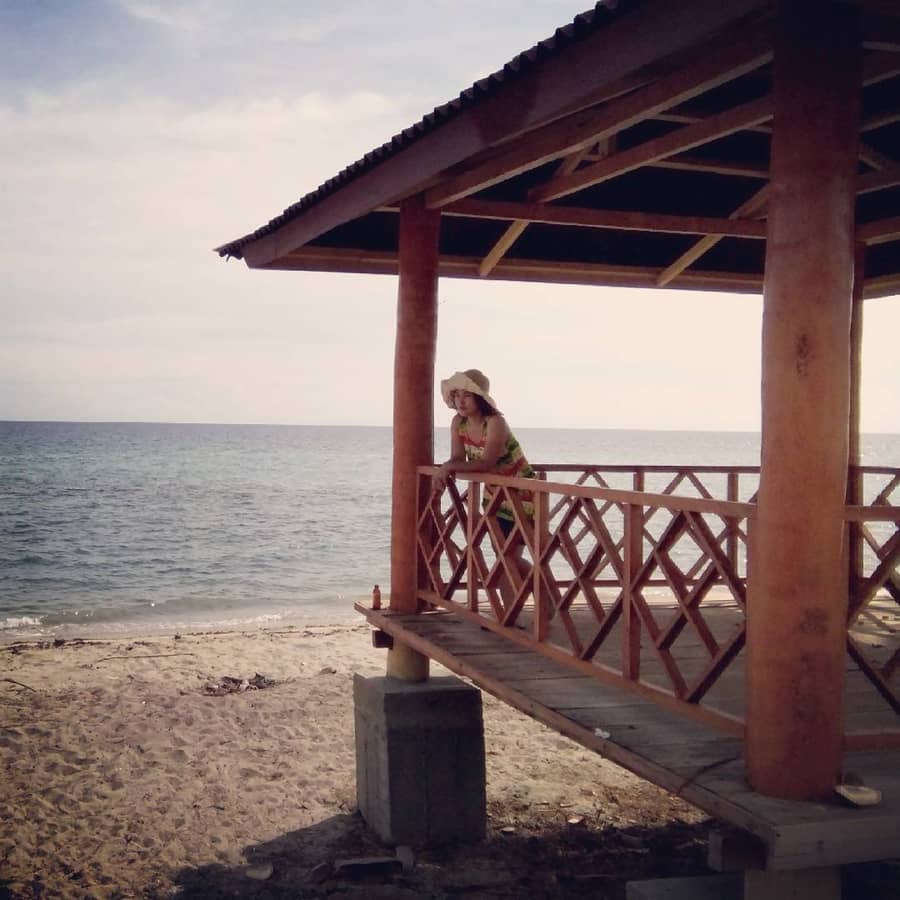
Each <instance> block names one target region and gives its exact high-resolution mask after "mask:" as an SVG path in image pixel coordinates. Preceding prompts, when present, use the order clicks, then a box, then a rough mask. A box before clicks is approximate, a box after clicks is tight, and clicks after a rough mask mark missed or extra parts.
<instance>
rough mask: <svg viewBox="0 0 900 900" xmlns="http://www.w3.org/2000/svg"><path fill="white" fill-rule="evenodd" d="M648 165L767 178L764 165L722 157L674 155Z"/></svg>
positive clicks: (767, 173) (767, 172)
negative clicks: (706, 157)
mask: <svg viewBox="0 0 900 900" xmlns="http://www.w3.org/2000/svg"><path fill="white" fill-rule="evenodd" d="M649 165H651V166H653V167H654V168H657V169H675V170H679V171H684V172H708V173H710V174H712V175H737V176H739V177H742V178H761V179H763V180H768V178H769V170H768V169H767V168H766V167H765V166H754V165H750V164H749V163H738V162H729V161H728V160H724V159H703V158H702V157H699V156H675V157H671V158H669V159H660V160H657V161H656V162H652V163H650V164H649Z"/></svg>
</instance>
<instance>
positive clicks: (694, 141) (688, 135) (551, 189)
mask: <svg viewBox="0 0 900 900" xmlns="http://www.w3.org/2000/svg"><path fill="white" fill-rule="evenodd" d="M771 118H772V98H771V97H763V98H762V99H761V100H753V101H752V102H750V103H744V104H742V105H741V106H736V107H734V108H732V109H728V110H726V111H725V112H721V113H718V114H717V115H714V116H710V117H709V118H708V119H704V120H703V121H702V122H696V123H695V124H693V125H685V126H684V127H683V128H679V129H678V130H677V131H673V132H671V133H669V134H665V135H662V136H661V137H658V138H653V139H651V140H649V141H646V142H644V143H643V144H639V145H638V146H636V147H631V148H630V149H628V150H624V151H623V152H621V153H617V154H616V155H615V156H611V157H610V158H609V159H608V160H605V161H604V162H599V163H596V164H595V165H593V166H588V167H586V168H584V169H581V170H580V171H578V172H574V173H572V174H571V175H565V176H562V177H559V178H553V179H551V180H550V181H548V182H547V183H546V184H543V185H541V186H539V187H537V188H534V189H533V190H532V191H531V192H530V194H529V200H534V201H537V202H545V201H548V200H557V199H559V198H560V197H565V196H568V195H569V194H574V193H575V192H576V191H581V190H584V189H585V188H588V187H591V186H593V185H595V184H600V183H601V182H603V181H608V180H609V179H611V178H616V177H617V176H619V175H624V174H625V173H626V172H631V171H633V170H634V169H639V168H640V167H641V166H645V165H647V164H648V163H651V162H656V161H657V160H660V159H665V158H666V157H667V156H674V155H675V154H676V153H681V152H682V151H684V150H690V149H692V148H694V147H699V146H700V145H701V144H706V143H709V142H710V141H714V140H717V139H718V138H721V137H725V136H726V135H729V134H734V133H735V132H737V131H742V130H743V129H745V128H748V127H750V126H752V125H758V124H759V123H761V122H766V121H768V120H769V119H771Z"/></svg>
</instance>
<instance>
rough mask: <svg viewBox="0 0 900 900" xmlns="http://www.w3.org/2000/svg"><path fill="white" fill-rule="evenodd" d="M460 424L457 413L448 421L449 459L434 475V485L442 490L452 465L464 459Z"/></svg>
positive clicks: (460, 420) (448, 477) (448, 478)
mask: <svg viewBox="0 0 900 900" xmlns="http://www.w3.org/2000/svg"><path fill="white" fill-rule="evenodd" d="M461 424H462V416H461V415H459V413H457V414H456V415H455V416H454V417H453V421H452V422H451V423H450V459H448V460H447V461H446V462H445V463H443V464H442V465H441V471H440V472H439V473H438V474H437V475H435V476H434V480H435V486H436V487H439V488H440V489H441V490H444V488H445V487H447V482H448V481H449V480H450V478H451V477H452V475H453V469H452V468H451V466H452V465H454V464H455V463H464V462H465V461H466V448H465V447H464V446H463V441H462V436H461V435H460V433H459V426H460V425H461Z"/></svg>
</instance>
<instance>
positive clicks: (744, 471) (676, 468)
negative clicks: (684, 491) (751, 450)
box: [532, 462, 900, 475]
mask: <svg viewBox="0 0 900 900" xmlns="http://www.w3.org/2000/svg"><path fill="white" fill-rule="evenodd" d="M532 468H533V469H536V470H537V471H538V472H704V473H707V474H723V475H724V474H729V473H737V474H739V475H754V474H759V466H707V465H702V466H695V465H690V464H685V465H673V464H665V465H657V464H656V463H653V464H646V463H570V462H566V463H547V462H542V463H532ZM849 468H850V469H852V470H853V471H854V472H861V473H863V474H865V475H900V466H850V467H849Z"/></svg>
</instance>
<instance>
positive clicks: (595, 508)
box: [217, 0, 900, 896]
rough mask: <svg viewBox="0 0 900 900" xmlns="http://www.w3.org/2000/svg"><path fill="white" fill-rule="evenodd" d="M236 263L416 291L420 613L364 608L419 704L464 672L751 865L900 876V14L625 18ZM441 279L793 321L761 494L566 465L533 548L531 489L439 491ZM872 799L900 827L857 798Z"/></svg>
mask: <svg viewBox="0 0 900 900" xmlns="http://www.w3.org/2000/svg"><path fill="white" fill-rule="evenodd" d="M217 251H218V253H219V254H220V255H222V256H224V257H237V258H240V259H243V260H244V261H245V262H246V264H247V265H248V266H250V267H251V268H262V269H284V270H292V271H329V272H356V273H377V274H389V275H397V276H398V280H399V290H398V306H397V342H396V357H395V382H394V468H393V479H394V480H393V501H392V503H393V505H392V526H391V528H392V531H391V585H390V605H389V609H385V610H370V609H368V608H363V607H360V611H361V612H362V613H363V614H364V615H366V616H367V617H368V619H369V621H370V622H371V623H372V624H373V626H374V627H375V628H376V629H378V632H377V635H378V640H379V642H380V643H382V644H383V645H386V646H389V647H390V650H389V654H388V674H389V675H392V676H395V677H397V678H400V679H405V680H406V681H411V682H416V681H422V680H424V679H427V677H428V659H429V658H431V659H435V660H438V661H440V662H441V663H443V664H445V665H446V666H448V667H449V668H450V669H452V670H454V671H456V672H458V673H461V674H463V675H465V676H467V677H468V678H470V679H471V680H472V681H473V682H474V683H475V684H477V685H479V686H481V687H484V688H485V689H487V690H489V691H491V692H492V693H494V694H496V695H497V696H499V697H500V698H501V699H503V700H505V701H506V702H508V703H510V704H512V705H514V706H516V707H518V708H520V709H522V710H523V711H525V712H526V713H528V714H529V715H532V716H534V717H536V718H538V719H540V720H542V721H544V722H546V723H547V724H549V725H550V726H551V727H553V728H556V729H557V730H559V731H560V732H562V733H564V734H567V735H569V736H570V737H572V738H574V739H575V740H576V741H579V742H581V743H582V744H583V745H585V746H586V747H589V748H592V749H594V750H596V751H598V752H600V753H602V754H603V755H605V756H608V757H609V758H611V759H613V760H614V761H617V762H619V763H621V764H622V765H624V766H626V767H628V768H630V769H632V770H633V771H635V772H637V773H638V774H639V775H642V776H644V777H646V778H647V779H649V780H651V781H654V782H656V783H657V784H660V785H662V786H663V787H666V788H668V789H670V790H673V791H677V792H679V793H680V794H681V795H682V796H684V797H685V798H687V799H688V800H690V801H692V802H693V803H695V804H697V805H698V806H700V807H701V808H704V809H706V810H708V811H710V812H711V813H713V814H714V815H716V816H718V817H720V818H722V819H725V820H727V821H730V822H732V823H733V824H735V825H737V826H739V827H740V828H741V829H743V830H744V831H745V832H746V833H747V834H748V835H750V836H751V837H752V840H750V841H749V843H748V845H747V847H741V848H739V849H740V850H741V852H742V853H743V854H744V856H743V862H742V863H741V865H744V866H747V867H748V868H751V869H752V868H753V867H759V868H764V869H767V870H769V871H770V872H773V871H780V870H795V871H799V870H809V869H822V867H825V869H826V870H827V871H832V870H831V869H828V867H834V866H837V865H839V864H843V863H847V862H855V861H861V860H869V859H881V858H886V857H889V856H893V855H896V854H897V853H898V851H900V728H898V724H900V720H898V713H900V687H898V670H900V637H898V635H900V630H898V629H900V615H898V613H900V610H898V608H897V604H898V603H900V573H898V569H900V511H898V508H897V507H896V506H895V505H892V497H893V496H894V495H895V494H896V493H897V491H898V488H900V468H887V467H881V468H875V467H867V466H862V465H861V464H860V458H859V371H860V346H861V331H862V319H863V308H864V305H865V303H864V300H868V299H869V298H876V297H886V296H890V295H893V294H897V293H900V7H898V5H897V4H896V3H895V2H893V0H846V2H843V0H821V2H813V0H795V2H791V0H783V2H780V3H776V2H771V0H729V2H724V3H723V2H722V0H690V2H685V3H679V4H671V3H666V2H662V0H621V2H618V3H612V2H607V3H598V4H597V6H596V8H594V9H593V10H590V11H588V12H586V13H584V14H582V15H580V16H578V17H576V19H575V20H574V21H573V22H572V23H571V24H569V25H567V26H565V27H563V28H560V29H559V30H558V31H557V32H556V33H555V34H554V35H553V36H552V37H550V38H549V39H547V40H545V41H542V42H541V43H539V44H537V45H536V46H535V47H533V48H531V49H530V50H528V51H526V52H524V53H521V54H520V55H518V56H517V57H515V58H514V59H513V60H511V61H510V62H509V63H507V64H506V65H505V66H503V68H502V69H500V70H498V71H497V72H495V73H494V74H493V75H491V76H489V77H487V78H485V79H483V80H481V81H479V82H478V83H476V84H475V85H473V86H472V87H471V88H469V89H468V90H466V91H464V92H463V93H462V94H460V95H459V97H458V98H456V99H455V100H452V101H451V102H449V103H447V104H445V105H444V106H441V107H438V108H437V109H435V110H434V111H433V112H431V113H430V114H428V115H427V116H425V117H424V118H423V119H422V120H421V121H420V122H418V123H416V124H415V125H413V126H411V127H410V128H408V129H406V130H405V131H403V132H402V133H401V134H398V135H396V136H395V137H394V138H393V139H392V140H391V141H389V142H388V143H386V144H384V145H383V146H381V147H379V148H377V149H376V150H373V151H372V152H371V153H369V154H367V155H366V156H365V157H364V158H363V159H361V160H359V161H358V162H356V163H354V164H353V165H351V166H349V167H348V168H346V169H344V170H343V171H342V172H340V173H339V174H337V175H336V176H335V177H334V178H332V179H331V180H329V181H328V182H326V183H325V184H323V185H322V186H321V187H319V188H318V189H317V190H315V191H313V192H312V193H310V194H308V195H307V196H305V197H303V198H302V199H301V200H299V201H298V202H297V203H295V204H294V205H292V206H290V207H289V208H288V209H286V210H285V211H284V213H283V214H282V215H280V216H278V217H277V218H275V219H273V220H272V221H270V222H269V223H268V224H266V225H264V226H262V227H261V228H259V229H257V230H256V231H254V232H253V233H251V234H248V235H246V236H244V237H241V238H239V239H237V240H233V241H231V242H229V243H227V244H224V245H223V246H221V247H219V248H217ZM440 277H453V278H475V279H495V280H518V281H541V282H549V283H559V284H584V285H597V286H626V287H627V286H641V287H652V286H658V287H667V288H670V289H679V288H687V289H692V290H696V289H709V290H715V291H728V292H755V293H761V294H762V296H763V335H762V347H761V353H762V373H763V374H762V421H761V434H762V449H761V459H760V465H759V467H734V466H731V467H728V466H723V467H718V468H717V467H711V466H704V467H693V468H688V467H663V466H654V465H649V464H638V463H635V464H633V465H615V466H612V465H604V464H603V463H602V462H596V461H594V462H592V461H586V462H585V463H584V464H583V465H579V466H574V465H569V466H561V465H554V464H553V463H545V464H542V465H538V466H537V468H538V469H539V470H540V474H541V480H540V481H539V482H538V483H537V488H536V492H537V497H538V502H537V504H536V515H535V518H534V519H533V520H532V519H531V518H529V517H527V516H525V515H524V514H523V513H522V510H521V506H520V505H517V504H518V500H517V494H516V492H515V490H514V489H515V488H516V486H517V485H518V484H520V482H519V481H517V480H516V479H509V478H501V477H498V476H491V475H472V476H471V478H469V479H467V489H466V490H465V491H464V492H463V491H461V490H460V487H459V485H458V484H453V483H451V484H450V485H449V486H448V487H447V489H446V491H437V490H435V489H434V488H433V487H432V478H431V476H432V475H433V474H434V472H435V469H434V447H433V431H434V429H433V425H434V423H433V412H432V410H433V390H434V380H435V372H434V357H435V342H436V328H437V294H438V282H439V279H440ZM726 338H729V339H733V336H723V339H726ZM635 350H636V352H638V351H639V340H638V339H635ZM487 483H490V484H493V485H495V486H496V487H497V490H496V491H495V492H494V494H493V497H494V499H493V500H492V501H491V502H490V503H489V504H488V506H487V508H484V507H483V505H482V502H481V500H482V496H483V491H484V486H485V484H487ZM503 499H507V500H508V501H509V502H510V503H512V505H513V506H514V507H515V508H516V524H515V527H514V532H513V535H514V537H510V538H509V539H506V538H504V536H503V535H502V534H499V533H497V532H496V531H495V529H496V525H495V524H494V520H493V517H492V516H491V513H492V511H493V507H494V505H495V504H496V503H499V502H500V501H501V500H503ZM514 539H515V540H522V541H524V543H525V546H526V552H527V555H528V557H529V560H530V563H531V572H532V574H531V576H529V577H523V576H522V575H521V574H520V573H519V571H518V569H517V568H516V567H515V566H514V565H512V564H511V562H510V559H509V558H508V556H507V554H506V552H505V551H506V549H508V548H509V546H510V545H511V542H512V541H513V540H514ZM492 544H493V545H495V546H496V550H495V549H494V548H493V547H492ZM504 579H505V580H507V582H508V583H509V584H511V585H512V594H511V596H510V595H509V592H508V591H507V592H501V590H500V584H501V581H503V580H504ZM850 772H852V773H853V775H854V776H855V777H854V778H853V779H852V780H855V781H859V780H861V781H863V782H864V784H865V786H867V787H869V788H871V789H873V792H870V794H869V796H876V797H877V796H878V794H880V798H881V799H880V803H878V804H877V805H875V806H871V807H865V808H862V807H857V806H848V805H842V804H841V803H840V801H839V799H838V797H837V796H836V794H835V788H836V786H838V785H839V784H841V783H842V782H844V781H847V780H851V779H850V778H849V776H848V773H850ZM731 850H732V848H730V847H723V846H718V848H717V849H716V850H715V852H714V854H713V856H714V857H715V859H714V860H713V861H714V862H715V864H717V865H718V866H719V867H722V868H727V867H728V866H729V865H730V864H731V862H730V861H731V860H732V856H733V854H732V852H731ZM834 871H836V870H834ZM826 881H827V882H828V884H829V885H831V886H830V887H828V888H827V890H826V891H825V893H823V894H821V895H822V896H827V895H828V893H827V891H829V890H830V891H832V895H834V894H833V891H834V890H835V888H834V880H833V879H831V881H828V879H826ZM749 883H750V882H748V884H749ZM823 883H824V882H823ZM768 885H769V887H768V888H767V890H768V889H770V888H771V885H772V882H768ZM749 890H750V889H749V888H748V891H749ZM751 893H752V891H751ZM749 895H750V894H749V893H748V896H749ZM772 896H777V894H773V895H772Z"/></svg>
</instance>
